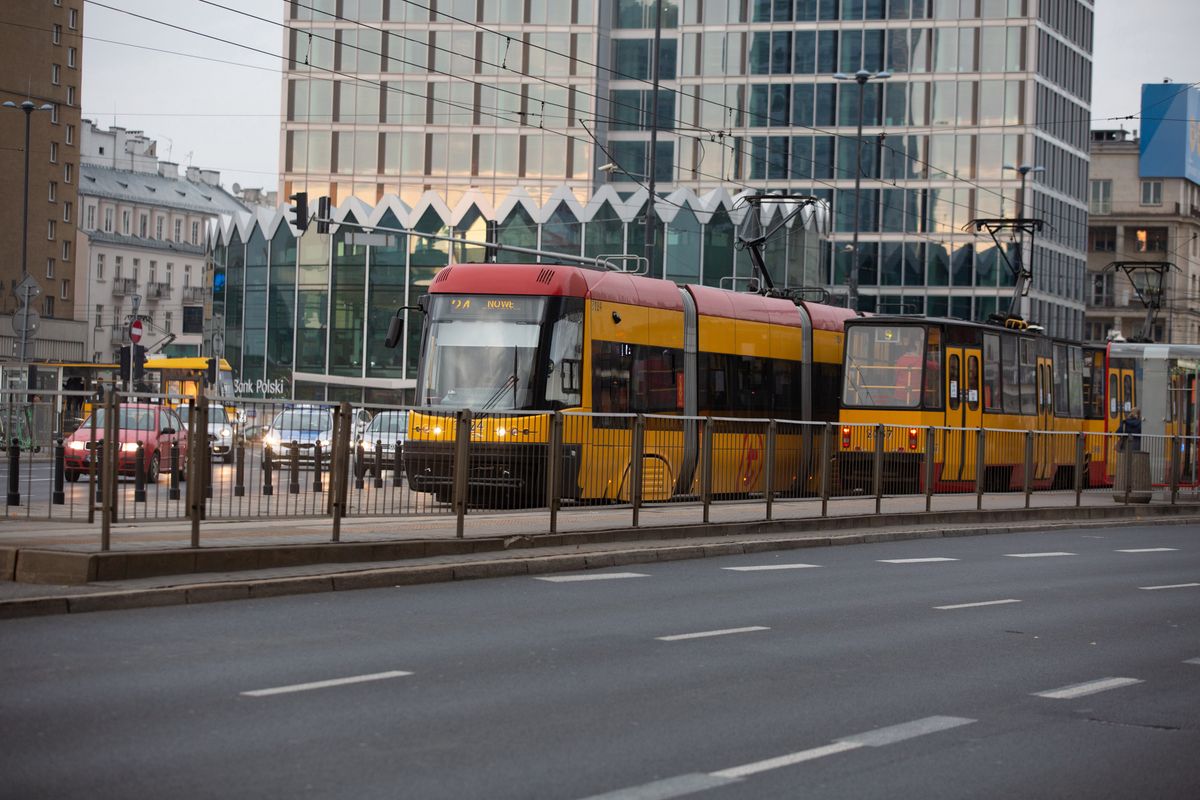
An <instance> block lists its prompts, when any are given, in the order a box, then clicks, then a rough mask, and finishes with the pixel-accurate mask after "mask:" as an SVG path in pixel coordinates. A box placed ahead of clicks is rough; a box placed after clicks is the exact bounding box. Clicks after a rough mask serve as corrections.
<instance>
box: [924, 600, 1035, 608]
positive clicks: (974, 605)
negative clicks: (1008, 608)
mask: <svg viewBox="0 0 1200 800" xmlns="http://www.w3.org/2000/svg"><path fill="white" fill-rule="evenodd" d="M1019 602H1021V601H1020V600H1014V599H1012V598H1009V599H1007V600H984V601H983V602H980V603H958V604H957V605H952V606H934V609H935V610H937V611H954V610H955V609H959V608H979V607H981V606H1003V605H1007V604H1009V603H1019Z"/></svg>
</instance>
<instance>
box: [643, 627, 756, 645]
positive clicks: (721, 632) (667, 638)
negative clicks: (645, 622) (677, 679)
mask: <svg viewBox="0 0 1200 800" xmlns="http://www.w3.org/2000/svg"><path fill="white" fill-rule="evenodd" d="M769 630H771V629H770V628H767V627H765V626H763V625H751V626H749V627H746V628H725V629H723V630H719V631H700V632H698V633H676V634H672V635H671V636H656V637H654V638H655V639H657V640H658V641H660V642H681V641H683V640H684V639H706V638H708V637H710V636H729V635H730V634H733V633H754V632H755V631H769Z"/></svg>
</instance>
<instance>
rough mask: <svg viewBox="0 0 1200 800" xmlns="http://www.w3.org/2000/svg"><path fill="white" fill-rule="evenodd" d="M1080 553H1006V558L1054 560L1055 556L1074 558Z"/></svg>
mask: <svg viewBox="0 0 1200 800" xmlns="http://www.w3.org/2000/svg"><path fill="white" fill-rule="evenodd" d="M1074 555H1079V554H1078V553H1066V552H1054V553H1005V554H1004V557H1005V558H1053V557H1055V556H1074Z"/></svg>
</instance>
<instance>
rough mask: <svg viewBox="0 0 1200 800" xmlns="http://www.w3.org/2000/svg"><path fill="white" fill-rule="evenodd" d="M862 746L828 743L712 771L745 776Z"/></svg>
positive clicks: (728, 776) (714, 773)
mask: <svg viewBox="0 0 1200 800" xmlns="http://www.w3.org/2000/svg"><path fill="white" fill-rule="evenodd" d="M860 747H862V745H861V744H858V743H857V742H834V743H833V744H827V745H825V746H824V747H814V748H812V749H810V750H801V751H800V752H799V753H790V754H788V755H786V756H778V757H776V758H768V759H766V760H764V761H755V762H754V763H753V764H743V765H742V766H740V767H730V768H729V769H723V770H720V771H719V772H713V773H710V774H712V775H715V776H716V777H718V778H744V777H746V776H747V775H754V774H755V773H758V772H766V771H767V770H771V769H779V768H780V767H790V766H792V765H793V764H801V763H803V762H805V761H812V760H814V759H817V758H824V757H825V756H832V755H835V754H837V753H844V752H846V751H847V750H857V749H858V748H860Z"/></svg>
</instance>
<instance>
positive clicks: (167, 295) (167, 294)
mask: <svg viewBox="0 0 1200 800" xmlns="http://www.w3.org/2000/svg"><path fill="white" fill-rule="evenodd" d="M146 297H147V299H149V300H170V299H171V284H169V283H151V284H149V285H147V286H146Z"/></svg>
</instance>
